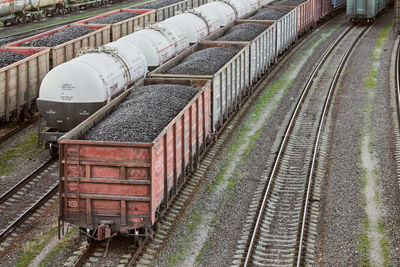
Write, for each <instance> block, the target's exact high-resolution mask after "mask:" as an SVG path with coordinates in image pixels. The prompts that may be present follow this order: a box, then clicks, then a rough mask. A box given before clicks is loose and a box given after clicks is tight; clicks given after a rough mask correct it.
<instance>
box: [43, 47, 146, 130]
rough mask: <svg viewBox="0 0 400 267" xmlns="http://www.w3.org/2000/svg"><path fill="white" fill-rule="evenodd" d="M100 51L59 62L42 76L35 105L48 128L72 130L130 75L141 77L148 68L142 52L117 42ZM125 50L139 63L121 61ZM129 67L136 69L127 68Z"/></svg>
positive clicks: (104, 101)
mask: <svg viewBox="0 0 400 267" xmlns="http://www.w3.org/2000/svg"><path fill="white" fill-rule="evenodd" d="M116 50H124V51H123V52H121V51H116ZM100 51H102V52H92V53H87V54H84V55H82V56H80V57H77V58H75V59H72V60H70V61H68V62H66V63H64V64H61V65H58V66H57V67H55V68H54V69H52V70H51V71H50V72H49V73H47V75H46V76H45V77H44V79H43V81H42V84H41V86H40V91H39V98H38V100H37V105H38V109H39V111H40V113H41V115H42V116H43V117H44V119H45V120H46V122H47V123H48V125H49V126H50V127H53V128H57V129H59V130H62V131H69V130H71V129H72V128H74V127H75V126H76V125H78V124H79V123H80V122H82V121H83V120H85V119H86V118H88V117H89V116H90V115H92V114H93V113H94V112H96V111H97V110H98V109H99V108H101V107H102V106H104V105H106V104H107V103H108V102H109V101H110V100H111V98H112V97H113V96H114V95H116V94H118V93H119V92H121V91H123V90H125V89H126V87H127V86H128V85H129V84H130V82H131V80H130V79H131V75H138V74H139V73H140V72H141V73H142V76H141V77H144V75H145V73H146V69H147V67H146V66H145V65H146V64H145V62H143V55H142V54H141V52H138V51H137V50H135V49H133V50H131V51H129V47H128V46H125V45H121V46H119V45H117V44H113V45H111V46H110V47H105V48H101V50H100ZM125 53H130V55H131V57H132V58H137V59H138V62H136V63H132V61H131V62H128V60H127V59H124V60H122V58H121V57H120V55H121V56H122V55H123V54H125ZM128 66H130V67H132V68H134V69H135V70H133V71H132V70H130V71H129V69H128ZM130 73H132V74H130ZM133 73H136V74H133ZM139 78H140V77H139Z"/></svg>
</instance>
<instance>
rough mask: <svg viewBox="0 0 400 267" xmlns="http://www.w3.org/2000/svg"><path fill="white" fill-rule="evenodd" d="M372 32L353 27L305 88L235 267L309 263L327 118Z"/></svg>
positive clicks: (258, 199)
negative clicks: (350, 61)
mask: <svg viewBox="0 0 400 267" xmlns="http://www.w3.org/2000/svg"><path fill="white" fill-rule="evenodd" d="M367 29H368V27H353V26H350V27H349V28H347V30H346V31H345V32H344V33H343V34H342V35H341V36H339V37H338V39H337V40H336V41H335V42H334V43H333V44H332V45H331V46H330V47H329V48H328V49H327V51H326V52H325V54H324V55H323V57H322V58H321V60H320V61H319V62H318V64H317V66H316V67H315V69H314V72H313V73H312V74H311V76H310V78H309V80H308V81H307V83H306V86H305V87H304V90H303V93H302V95H301V97H300V98H299V101H298V103H297V105H296V108H295V110H294V112H293V114H292V116H291V119H290V122H289V124H288V126H287V128H286V131H285V134H284V137H283V139H282V142H281V144H280V147H279V150H278V153H277V155H276V158H275V160H274V163H273V165H272V166H273V167H272V168H271V172H270V173H267V172H264V173H265V177H262V179H261V180H262V183H260V187H259V189H258V190H257V191H256V194H255V197H254V200H253V202H252V204H251V206H250V213H249V216H248V220H247V221H248V224H247V225H246V226H245V227H244V233H243V237H242V240H240V241H239V247H238V250H237V255H236V256H235V260H234V261H233V264H232V265H233V266H241V265H242V266H289V265H292V266H293V265H296V266H301V265H305V264H311V262H309V261H306V260H307V255H306V253H305V251H306V250H307V244H308V243H310V244H311V245H310V246H313V243H314V242H313V241H314V240H311V239H313V236H314V235H313V234H310V235H309V231H308V227H309V225H311V224H312V223H309V222H308V220H309V219H310V218H309V217H310V216H309V213H310V205H311V203H312V202H313V201H318V199H313V198H312V191H313V181H314V180H313V177H314V176H315V168H316V164H317V158H318V151H319V143H320V139H321V138H320V137H321V135H322V129H323V127H324V123H325V117H326V115H327V111H328V108H329V105H330V100H331V98H332V95H333V93H334V90H335V87H336V83H337V81H338V79H339V76H340V74H341V71H342V70H343V66H344V65H345V62H346V60H347V58H348V56H349V54H350V52H351V51H352V49H353V48H354V47H355V46H356V45H357V43H358V41H359V40H360V39H361V38H362V36H363V35H364V34H365V32H366V31H367ZM332 69H336V71H335V72H333V71H332Z"/></svg>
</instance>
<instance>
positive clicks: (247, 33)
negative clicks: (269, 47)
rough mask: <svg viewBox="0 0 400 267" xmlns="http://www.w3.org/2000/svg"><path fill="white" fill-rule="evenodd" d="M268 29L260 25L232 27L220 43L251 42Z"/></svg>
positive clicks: (249, 24) (243, 24) (220, 38)
mask: <svg viewBox="0 0 400 267" xmlns="http://www.w3.org/2000/svg"><path fill="white" fill-rule="evenodd" d="M267 28H268V26H267V25H263V24H258V23H242V24H238V25H235V26H233V27H231V28H230V29H229V30H227V31H226V32H225V34H224V35H223V36H221V37H219V38H218V39H217V40H219V41H251V40H253V39H254V38H256V37H257V36H258V35H259V34H260V33H262V32H263V31H265V30H266V29H267Z"/></svg>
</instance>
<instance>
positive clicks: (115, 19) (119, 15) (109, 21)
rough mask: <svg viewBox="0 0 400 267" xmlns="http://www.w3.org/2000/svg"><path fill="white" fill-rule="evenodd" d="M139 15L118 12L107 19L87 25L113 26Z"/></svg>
mask: <svg viewBox="0 0 400 267" xmlns="http://www.w3.org/2000/svg"><path fill="white" fill-rule="evenodd" d="M138 15H140V14H139V13H135V12H118V13H115V14H112V15H110V16H107V17H103V18H99V19H94V20H91V21H89V22H88V23H87V24H113V23H117V22H120V21H123V20H126V19H130V18H133V17H136V16H138Z"/></svg>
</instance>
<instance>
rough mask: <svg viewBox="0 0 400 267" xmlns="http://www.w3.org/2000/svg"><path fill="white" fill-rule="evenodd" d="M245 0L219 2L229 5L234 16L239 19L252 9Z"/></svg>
mask: <svg viewBox="0 0 400 267" xmlns="http://www.w3.org/2000/svg"><path fill="white" fill-rule="evenodd" d="M245 1H247V0H223V1H221V2H223V3H226V4H228V5H230V6H231V7H232V8H233V10H234V11H235V13H236V18H238V19H240V18H242V17H243V16H245V15H246V14H248V13H251V11H252V10H251V8H250V5H248V4H247V2H245Z"/></svg>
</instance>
